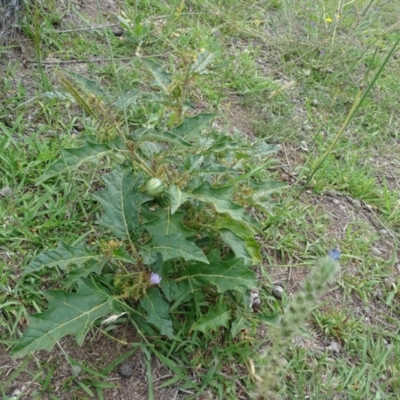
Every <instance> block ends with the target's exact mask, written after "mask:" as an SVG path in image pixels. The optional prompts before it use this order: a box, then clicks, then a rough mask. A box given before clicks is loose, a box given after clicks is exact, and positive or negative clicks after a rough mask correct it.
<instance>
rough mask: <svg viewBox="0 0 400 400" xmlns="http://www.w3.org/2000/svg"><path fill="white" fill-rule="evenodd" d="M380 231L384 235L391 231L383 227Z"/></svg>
mask: <svg viewBox="0 0 400 400" xmlns="http://www.w3.org/2000/svg"><path fill="white" fill-rule="evenodd" d="M379 233H380V234H381V235H382V236H387V235H389V232H388V231H387V230H386V229H381V230H380V231H379Z"/></svg>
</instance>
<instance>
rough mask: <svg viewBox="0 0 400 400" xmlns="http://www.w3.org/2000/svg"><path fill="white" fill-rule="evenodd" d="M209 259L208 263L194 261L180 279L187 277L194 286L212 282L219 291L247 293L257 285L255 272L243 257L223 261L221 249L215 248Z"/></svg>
mask: <svg viewBox="0 0 400 400" xmlns="http://www.w3.org/2000/svg"><path fill="white" fill-rule="evenodd" d="M208 259H209V262H210V263H209V264H208V265H205V264H200V263H193V264H191V265H189V266H188V267H186V268H185V269H184V270H183V272H182V276H181V277H180V278H179V279H178V280H179V281H182V280H186V279H187V280H189V282H191V284H192V286H194V287H196V286H198V285H203V286H204V285H209V284H212V285H214V286H216V288H217V290H218V292H219V293H224V292H226V291H228V290H236V291H238V292H241V293H245V292H246V291H247V290H249V289H251V288H252V287H255V286H257V280H256V278H255V276H254V273H253V272H252V271H250V270H249V269H248V268H247V267H246V266H245V264H244V261H243V259H242V258H235V259H233V260H229V261H222V260H221V259H220V256H219V251H218V250H213V251H212V252H210V254H209V255H208Z"/></svg>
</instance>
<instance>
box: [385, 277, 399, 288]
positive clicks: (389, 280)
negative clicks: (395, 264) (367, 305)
mask: <svg viewBox="0 0 400 400" xmlns="http://www.w3.org/2000/svg"><path fill="white" fill-rule="evenodd" d="M382 281H383V284H384V285H385V287H386V289H388V290H393V289H396V281H395V280H394V279H393V278H391V277H389V276H387V277H386V278H383V280H382Z"/></svg>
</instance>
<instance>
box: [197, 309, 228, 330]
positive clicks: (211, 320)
mask: <svg viewBox="0 0 400 400" xmlns="http://www.w3.org/2000/svg"><path fill="white" fill-rule="evenodd" d="M230 319H231V312H230V310H229V306H228V305H227V304H222V306H220V308H216V307H210V310H209V311H208V313H207V314H206V315H203V316H202V317H200V318H199V319H198V320H197V321H196V322H195V323H194V324H193V325H192V328H191V330H192V331H200V332H203V333H207V332H210V331H216V330H218V329H219V328H221V327H222V326H223V327H224V328H228V327H229V321H230Z"/></svg>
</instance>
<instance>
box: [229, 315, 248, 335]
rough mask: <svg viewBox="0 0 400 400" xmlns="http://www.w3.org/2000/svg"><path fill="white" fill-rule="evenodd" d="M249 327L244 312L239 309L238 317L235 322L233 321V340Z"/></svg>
mask: <svg viewBox="0 0 400 400" xmlns="http://www.w3.org/2000/svg"><path fill="white" fill-rule="evenodd" d="M248 325H249V322H248V319H247V318H246V317H245V316H244V315H243V312H242V311H241V310H240V309H238V310H237V316H236V319H235V320H234V321H232V325H231V335H232V338H235V337H236V336H237V335H238V333H239V332H240V331H242V330H243V329H246V328H247V327H248Z"/></svg>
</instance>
